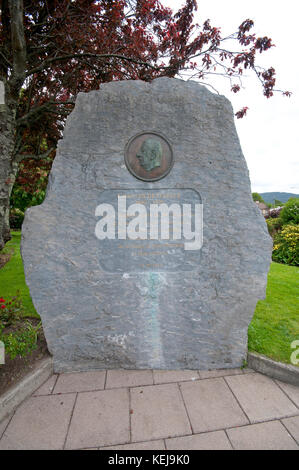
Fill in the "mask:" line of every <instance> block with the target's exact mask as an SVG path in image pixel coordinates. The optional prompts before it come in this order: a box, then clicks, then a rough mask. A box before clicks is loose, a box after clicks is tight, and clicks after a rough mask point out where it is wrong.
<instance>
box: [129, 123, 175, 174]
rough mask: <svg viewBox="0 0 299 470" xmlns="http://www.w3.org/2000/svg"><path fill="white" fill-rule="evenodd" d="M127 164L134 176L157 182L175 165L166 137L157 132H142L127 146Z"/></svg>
mask: <svg viewBox="0 0 299 470" xmlns="http://www.w3.org/2000/svg"><path fill="white" fill-rule="evenodd" d="M125 162H126V165H127V168H128V170H129V171H130V173H132V175H134V176H135V177H136V178H138V179H140V180H142V181H157V180H160V179H161V178H164V176H166V175H167V174H168V173H169V172H170V170H171V168H172V165H173V155H172V149H171V146H170V144H169V142H168V141H167V140H166V138H165V137H163V136H161V135H160V134H157V133H156V132H142V133H140V134H137V135H135V136H134V137H132V138H131V139H130V140H129V142H128V143H127V145H126V149H125Z"/></svg>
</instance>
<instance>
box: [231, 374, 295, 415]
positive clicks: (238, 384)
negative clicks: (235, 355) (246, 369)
mask: <svg viewBox="0 0 299 470" xmlns="http://www.w3.org/2000/svg"><path fill="white" fill-rule="evenodd" d="M225 380H226V381H227V383H228V384H229V386H230V388H231V389H232V391H233V393H234V394H235V396H236V397H237V399H238V401H239V403H240V405H241V406H242V408H243V410H244V411H245V413H246V415H247V416H248V417H249V419H250V421H251V422H252V423H257V422H260V421H266V420H274V419H279V418H285V417H288V416H292V415H295V414H298V408H296V406H295V405H294V404H293V403H292V402H291V400H290V399H289V398H288V397H287V396H286V395H285V394H284V393H283V392H282V390H280V388H279V387H278V385H277V384H276V383H275V382H274V381H273V380H272V379H270V378H269V377H266V376H264V375H261V374H248V375H245V374H244V375H235V376H230V377H225Z"/></svg>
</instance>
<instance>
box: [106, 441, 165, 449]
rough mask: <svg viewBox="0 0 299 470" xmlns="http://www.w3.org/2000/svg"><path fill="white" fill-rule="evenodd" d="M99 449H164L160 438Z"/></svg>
mask: <svg viewBox="0 0 299 470" xmlns="http://www.w3.org/2000/svg"><path fill="white" fill-rule="evenodd" d="M100 450H165V444H164V441H163V440H162V439H160V440H156V441H147V442H133V443H132V444H123V445H119V446H111V447H100Z"/></svg>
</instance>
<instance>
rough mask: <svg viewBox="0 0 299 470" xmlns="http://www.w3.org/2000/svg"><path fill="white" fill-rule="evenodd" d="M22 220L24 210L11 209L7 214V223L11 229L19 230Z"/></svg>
mask: <svg viewBox="0 0 299 470" xmlns="http://www.w3.org/2000/svg"><path fill="white" fill-rule="evenodd" d="M23 220H24V212H23V211H21V210H20V209H18V208H14V209H11V211H10V214H9V224H10V228H11V229H12V230H20V229H21V227H22V223H23Z"/></svg>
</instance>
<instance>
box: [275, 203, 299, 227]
mask: <svg viewBox="0 0 299 470" xmlns="http://www.w3.org/2000/svg"><path fill="white" fill-rule="evenodd" d="M279 218H280V219H281V222H282V225H286V224H299V198H291V199H289V200H288V202H287V203H286V204H285V206H284V208H283V209H282V211H281V213H280V216H279Z"/></svg>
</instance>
